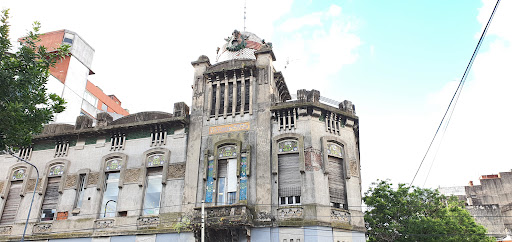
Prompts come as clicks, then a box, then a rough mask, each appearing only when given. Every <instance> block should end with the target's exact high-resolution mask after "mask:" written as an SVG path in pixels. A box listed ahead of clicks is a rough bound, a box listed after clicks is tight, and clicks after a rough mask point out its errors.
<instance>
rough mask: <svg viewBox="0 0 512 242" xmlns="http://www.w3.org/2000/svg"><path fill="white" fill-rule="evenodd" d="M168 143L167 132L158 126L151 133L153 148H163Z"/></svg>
mask: <svg viewBox="0 0 512 242" xmlns="http://www.w3.org/2000/svg"><path fill="white" fill-rule="evenodd" d="M166 143H167V130H165V129H164V128H163V127H162V126H156V127H154V128H153V130H152V131H151V146H162V145H165V144H166Z"/></svg>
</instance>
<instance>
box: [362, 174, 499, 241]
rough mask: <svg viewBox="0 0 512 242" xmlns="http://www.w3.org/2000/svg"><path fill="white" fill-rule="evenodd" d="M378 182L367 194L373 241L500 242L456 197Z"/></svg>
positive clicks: (371, 238) (366, 213)
mask: <svg viewBox="0 0 512 242" xmlns="http://www.w3.org/2000/svg"><path fill="white" fill-rule="evenodd" d="M392 186H393V184H391V183H390V182H389V181H377V182H376V183H373V184H372V187H371V188H370V189H369V190H368V191H367V192H366V193H365V196H364V197H363V201H364V202H365V204H366V205H367V206H368V209H367V211H366V212H365V214H364V219H365V222H366V228H367V230H368V232H367V233H368V236H369V241H457V242H458V241H496V240H495V239H494V238H491V237H488V236H486V232H487V231H486V229H485V228H484V227H483V226H482V225H479V224H477V223H476V222H475V220H474V219H473V217H471V215H470V214H469V213H468V211H466V210H465V209H464V203H463V202H461V201H459V200H458V199H457V198H456V197H454V196H451V197H446V196H444V195H442V194H440V193H439V191H437V190H431V189H424V188H417V187H411V188H409V187H408V186H406V185H405V184H399V185H398V188H396V190H395V189H393V187H392Z"/></svg>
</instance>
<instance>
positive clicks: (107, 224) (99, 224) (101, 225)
mask: <svg viewBox="0 0 512 242" xmlns="http://www.w3.org/2000/svg"><path fill="white" fill-rule="evenodd" d="M94 227H95V228H97V229H106V228H113V227H114V220H113V219H106V220H96V222H94Z"/></svg>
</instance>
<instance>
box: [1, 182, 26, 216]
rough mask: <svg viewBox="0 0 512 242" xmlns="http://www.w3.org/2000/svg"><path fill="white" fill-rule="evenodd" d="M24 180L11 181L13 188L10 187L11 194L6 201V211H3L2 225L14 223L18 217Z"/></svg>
mask: <svg viewBox="0 0 512 242" xmlns="http://www.w3.org/2000/svg"><path fill="white" fill-rule="evenodd" d="M22 185H23V181H15V182H11V188H10V189H9V195H8V196H7V201H6V202H5V206H4V211H3V213H2V219H1V220H0V225H6V224H13V223H14V220H15V219H16V213H17V212H18V207H19V206H20V202H21V196H20V193H21V186H22Z"/></svg>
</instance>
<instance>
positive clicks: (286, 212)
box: [277, 207, 304, 220]
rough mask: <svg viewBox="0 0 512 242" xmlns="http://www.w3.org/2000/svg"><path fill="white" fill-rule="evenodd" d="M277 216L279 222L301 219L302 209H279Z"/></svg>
mask: <svg viewBox="0 0 512 242" xmlns="http://www.w3.org/2000/svg"><path fill="white" fill-rule="evenodd" d="M277 214H278V217H279V219H280V220H285V219H292V218H302V217H303V214H304V213H303V208H302V207H292V208H279V209H278V210H277Z"/></svg>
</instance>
